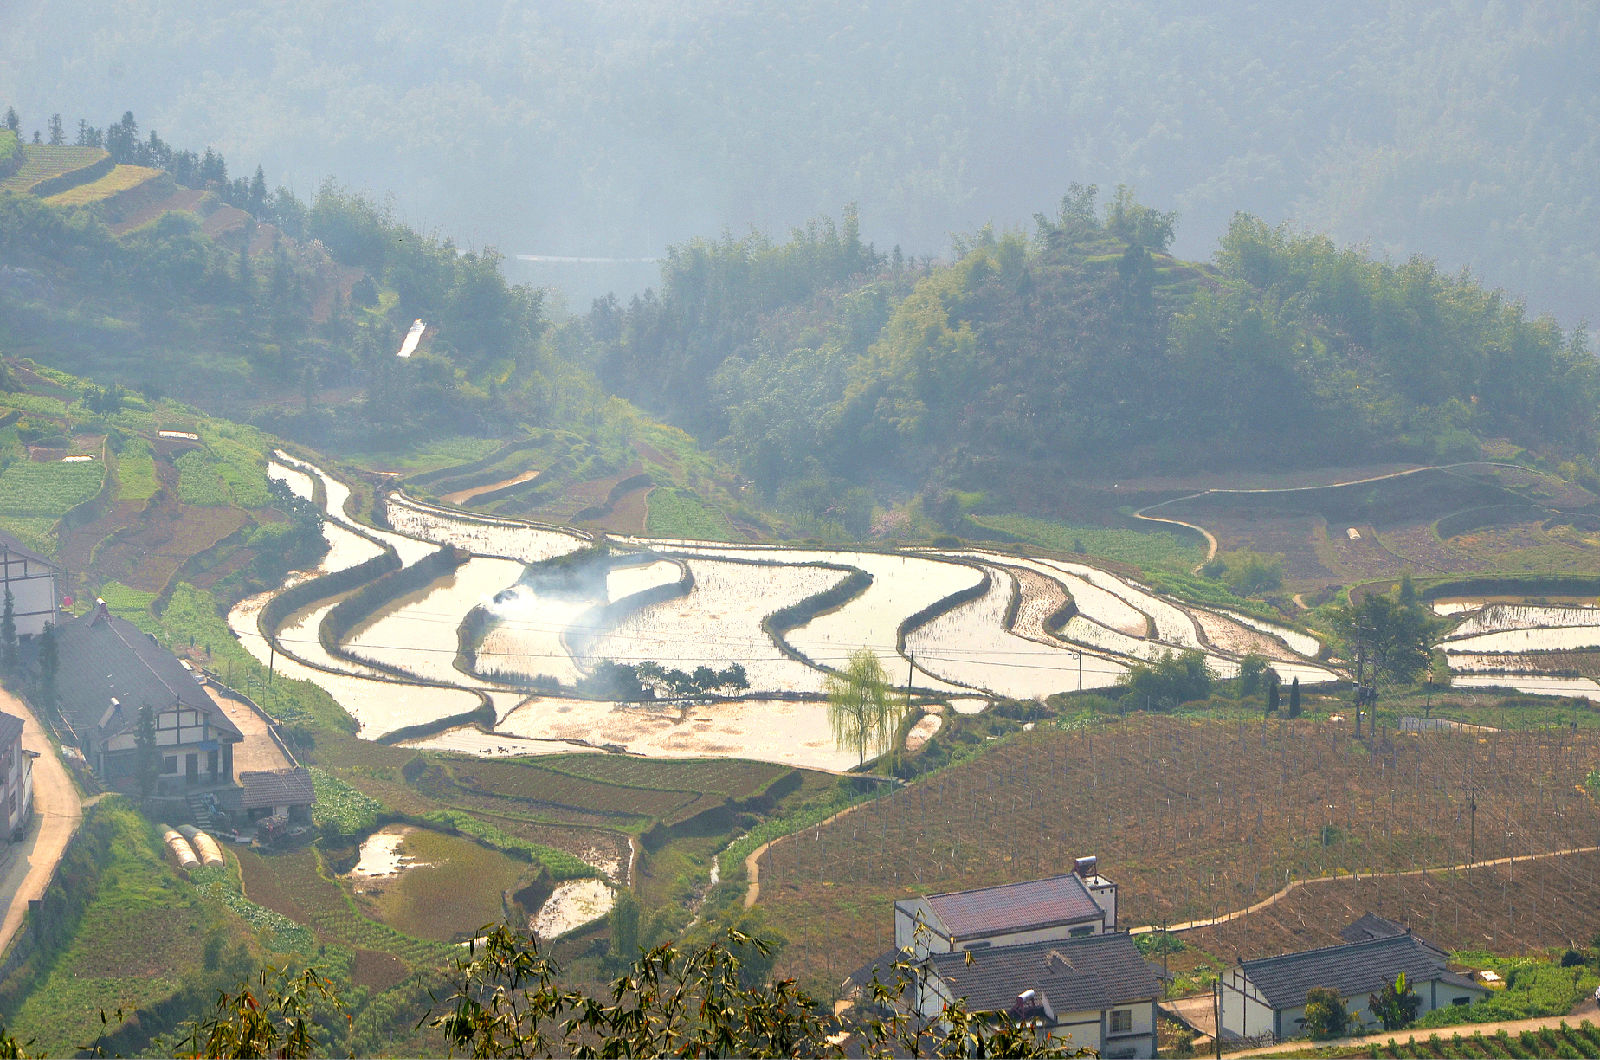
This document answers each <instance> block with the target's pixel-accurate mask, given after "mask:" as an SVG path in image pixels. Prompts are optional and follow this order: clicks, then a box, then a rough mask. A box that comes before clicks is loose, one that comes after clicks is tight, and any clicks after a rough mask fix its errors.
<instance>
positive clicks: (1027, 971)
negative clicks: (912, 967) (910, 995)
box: [913, 932, 1161, 1057]
mask: <svg viewBox="0 0 1600 1060" xmlns="http://www.w3.org/2000/svg"><path fill="white" fill-rule="evenodd" d="M913 991H914V993H915V997H914V999H913V1006H914V1010H915V1011H916V1012H917V1013H918V1014H919V1015H921V1016H923V1017H925V1018H927V1019H937V1018H938V1016H939V1014H940V1012H941V1011H942V1010H943V1009H944V1007H945V1005H947V1004H949V1003H950V1002H952V1001H954V1000H955V999H957V998H963V999H965V1002H966V1006H967V1011H969V1012H973V1013H987V1012H994V1013H999V1012H1007V1013H1010V1014H1011V1015H1012V1016H1013V1017H1014V1018H1017V1019H1022V1020H1028V1021H1030V1022H1034V1023H1035V1025H1036V1026H1038V1027H1039V1029H1041V1030H1044V1031H1048V1032H1049V1033H1051V1034H1053V1035H1069V1034H1070V1035H1071V1036H1072V1045H1073V1046H1074V1047H1077V1048H1089V1049H1092V1050H1094V1051H1095V1052H1096V1053H1098V1054H1099V1055H1100V1056H1104V1057H1130V1056H1134V1057H1146V1056H1155V1055H1156V1000H1157V999H1158V998H1160V996H1161V975H1160V972H1159V970H1158V969H1156V968H1155V967H1154V966H1153V965H1151V964H1150V962H1148V961H1146V960H1145V959H1144V957H1143V956H1142V955H1141V954H1140V953H1139V948H1138V947H1137V946H1135V945H1134V944H1133V937H1132V936H1131V935H1128V934H1126V933H1125V932H1107V933H1104V934H1095V935H1085V936H1082V937H1079V938H1069V939H1055V940H1048V941H1044V942H1033V943H1029V944H1027V945H1022V946H995V947H991V948H988V949H969V950H967V951H966V952H946V953H933V954H930V955H929V956H928V958H927V959H926V960H925V961H924V962H923V964H922V966H921V975H920V976H919V982H918V983H916V984H915V985H914V986H913Z"/></svg>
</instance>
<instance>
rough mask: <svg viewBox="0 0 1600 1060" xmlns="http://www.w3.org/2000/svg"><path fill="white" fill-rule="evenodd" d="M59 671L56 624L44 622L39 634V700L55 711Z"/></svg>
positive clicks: (59, 653) (59, 657) (59, 659)
mask: <svg viewBox="0 0 1600 1060" xmlns="http://www.w3.org/2000/svg"><path fill="white" fill-rule="evenodd" d="M60 671H61V652H60V647H59V646H58V645H57V643H56V624H55V623H54V622H46V623H45V624H44V630H43V632H41V633H40V634H39V702H40V703H41V704H43V705H44V708H45V709H46V710H48V711H50V712H51V713H52V714H53V713H55V711H56V707H57V703H56V676H57V674H59V673H60Z"/></svg>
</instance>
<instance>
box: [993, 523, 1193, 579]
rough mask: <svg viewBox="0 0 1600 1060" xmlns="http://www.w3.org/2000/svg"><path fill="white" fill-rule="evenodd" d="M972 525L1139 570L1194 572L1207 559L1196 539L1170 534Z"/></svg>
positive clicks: (1048, 525)
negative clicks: (1124, 564)
mask: <svg viewBox="0 0 1600 1060" xmlns="http://www.w3.org/2000/svg"><path fill="white" fill-rule="evenodd" d="M969 518H970V519H971V521H972V522H973V523H976V524H977V525H978V526H982V527H986V528H988V529H990V530H998V531H1000V532H1001V533H1003V534H1006V535H1008V536H1010V537H1014V538H1016V539H1018V540H1020V541H1025V542H1027V543H1029V544H1033V545H1039V546H1041V547H1043V548H1048V549H1051V550H1053V551H1055V552H1069V553H1070V552H1081V553H1083V554H1084V555H1089V556H1098V557H1100V558H1102V559H1109V560H1112V561H1113V562H1116V563H1126V564H1128V565H1129V566H1132V567H1138V568H1139V569H1141V570H1154V569H1162V570H1179V571H1187V570H1193V569H1194V567H1195V565H1196V564H1199V563H1201V562H1203V561H1204V560H1205V558H1206V549H1205V545H1204V544H1203V543H1202V542H1201V541H1200V540H1199V538H1198V536H1195V535H1185V534H1178V533H1174V532H1172V531H1169V530H1124V529H1117V528H1114V527H1105V526H1075V525H1073V524H1071V523H1058V522H1054V521H1053V520H1050V519H1040V518H1037V517H1035V516H1031V515H974V516H969Z"/></svg>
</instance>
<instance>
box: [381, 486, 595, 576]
mask: <svg viewBox="0 0 1600 1060" xmlns="http://www.w3.org/2000/svg"><path fill="white" fill-rule="evenodd" d="M384 511H385V514H387V515H388V518H389V525H390V526H392V527H394V529H395V530H396V532H398V533H401V534H405V535H406V536H408V537H413V538H417V539H419V540H422V541H428V542H432V543H433V544H435V545H454V546H456V547H457V548H459V549H463V550H465V551H467V552H471V553H473V554H474V555H479V556H500V557H503V558H506V559H515V560H521V561H522V562H523V563H538V562H539V561H541V560H547V559H555V558H556V557H557V556H565V555H568V554H570V553H573V552H576V551H578V550H579V549H581V548H583V547H585V546H586V545H588V544H589V538H588V537H587V536H585V535H583V534H579V533H578V532H576V531H572V530H563V529H560V528H558V527H554V526H549V525H546V524H542V523H533V522H528V521H525V520H520V519H505V518H496V517H494V516H486V515H474V514H470V513H467V512H459V511H455V510H453V509H450V508H441V507H438V506H437V505H432V504H425V503H423V502H422V501H418V500H413V499H412V498H410V497H407V496H405V495H404V494H401V493H391V494H389V495H388V496H387V497H385V498H384Z"/></svg>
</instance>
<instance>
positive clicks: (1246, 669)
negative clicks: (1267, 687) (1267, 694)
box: [1239, 652, 1267, 696]
mask: <svg viewBox="0 0 1600 1060" xmlns="http://www.w3.org/2000/svg"><path fill="white" fill-rule="evenodd" d="M1266 673H1267V658H1266V656H1264V655H1257V654H1256V653H1255V652H1251V653H1249V654H1248V655H1246V656H1245V657H1244V658H1242V659H1240V660H1239V694H1240V695H1241V696H1253V695H1255V694H1256V693H1257V692H1259V691H1261V681H1262V678H1264V677H1265V676H1266Z"/></svg>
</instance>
